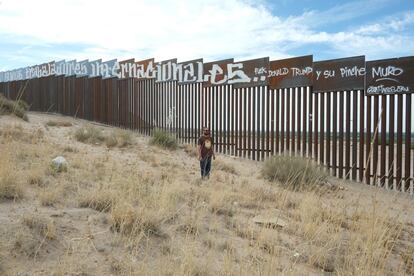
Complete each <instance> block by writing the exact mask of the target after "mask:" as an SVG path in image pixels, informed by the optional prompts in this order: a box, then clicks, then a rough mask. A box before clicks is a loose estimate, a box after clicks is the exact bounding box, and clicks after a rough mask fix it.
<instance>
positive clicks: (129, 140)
mask: <svg viewBox="0 0 414 276" xmlns="http://www.w3.org/2000/svg"><path fill="white" fill-rule="evenodd" d="M74 136H75V139H76V140H77V141H79V142H82V143H87V144H94V145H100V144H105V145H106V146H107V147H108V148H113V147H120V148H122V147H126V146H130V145H132V144H133V141H134V139H133V133H132V132H131V131H129V130H123V129H115V130H112V131H111V132H110V133H106V132H105V131H104V130H103V129H101V128H99V127H95V126H91V125H86V126H83V127H81V128H79V129H77V130H76V131H75V134H74Z"/></svg>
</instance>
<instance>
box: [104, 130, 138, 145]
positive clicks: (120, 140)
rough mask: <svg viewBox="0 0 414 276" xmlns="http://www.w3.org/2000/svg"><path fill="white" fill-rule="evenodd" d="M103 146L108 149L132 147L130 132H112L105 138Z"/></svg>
mask: <svg viewBox="0 0 414 276" xmlns="http://www.w3.org/2000/svg"><path fill="white" fill-rule="evenodd" d="M105 144H106V146H107V147H108V148H112V147H116V146H118V147H121V148H122V147H126V146H129V145H132V132H131V131H128V130H114V131H112V132H111V133H110V134H109V135H108V136H106V137H105Z"/></svg>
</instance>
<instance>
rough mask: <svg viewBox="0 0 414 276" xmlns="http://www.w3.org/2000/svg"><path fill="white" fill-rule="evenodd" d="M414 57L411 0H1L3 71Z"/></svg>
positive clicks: (413, 4) (0, 59)
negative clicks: (81, 64)
mask: <svg viewBox="0 0 414 276" xmlns="http://www.w3.org/2000/svg"><path fill="white" fill-rule="evenodd" d="M307 54H313V55H314V60H323V59H332V58H340V57H346V56H355V55H366V56H367V59H369V60H373V59H381V58H390V57H397V56H407V55H414V1H412V0H393V1H391V0H361V1H334V0H326V1H321V0H298V1H287V0H280V1H264V0H260V1H249V0H208V1H194V0H193V1H191V0H181V1H173V0H163V1H149V0H117V1H105V0H101V1H99V0H89V1H86V0H85V1H84V0H38V1H32V0H0V70H10V69H14V68H19V67H25V66H29V65H34V64H40V63H44V62H48V61H52V60H61V59H66V60H70V59H77V60H83V59H90V60H93V59H98V58H102V59H104V60H109V59H113V58H118V59H119V60H122V59H129V58H135V59H137V60H140V59H146V58H150V57H155V58H156V60H163V59H169V58H178V59H179V60H181V61H184V60H189V59H195V58H199V57H203V58H204V59H205V60H206V61H211V60H215V59H222V58H229V57H234V58H235V59H236V60H243V59H250V58H259V57H263V56H269V57H270V58H271V59H278V58H285V57H291V56H301V55H307Z"/></svg>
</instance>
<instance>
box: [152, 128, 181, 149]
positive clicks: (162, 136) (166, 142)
mask: <svg viewBox="0 0 414 276" xmlns="http://www.w3.org/2000/svg"><path fill="white" fill-rule="evenodd" d="M150 143H151V144H152V145H157V146H160V147H162V148H165V149H170V150H174V149H176V148H177V146H178V144H177V140H176V139H175V138H174V137H173V136H171V135H170V134H169V133H167V132H165V131H162V130H155V131H154V132H153V133H152V138H151V140H150Z"/></svg>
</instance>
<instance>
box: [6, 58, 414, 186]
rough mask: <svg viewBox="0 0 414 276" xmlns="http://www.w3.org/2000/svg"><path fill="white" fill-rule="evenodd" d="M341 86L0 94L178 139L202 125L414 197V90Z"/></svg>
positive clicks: (250, 150)
mask: <svg viewBox="0 0 414 276" xmlns="http://www.w3.org/2000/svg"><path fill="white" fill-rule="evenodd" d="M305 58H306V57H305ZM231 61H232V60H228V61H223V62H231ZM288 62H290V63H291V62H293V61H288ZM295 62H298V60H296V61H295ZM300 62H302V61H300ZM328 65H329V64H328ZM290 66H292V64H290ZM207 67H208V65H207ZM270 67H271V68H270V69H272V64H271V65H270ZM317 67H318V65H317V64H316V65H314V70H315V68H317ZM328 67H329V66H328ZM315 72H317V71H314V74H313V78H315V75H316V74H315ZM340 85H341V84H339V86H336V84H335V85H330V84H326V83H325V84H324V83H322V84H320V85H319V86H314V85H312V80H311V79H306V78H302V79H300V80H299V82H296V83H295V85H289V84H287V83H286V82H285V83H284V84H283V82H282V84H281V83H280V82H278V83H277V84H273V83H272V82H271V81H269V84H268V83H265V82H263V83H260V82H259V83H256V84H255V85H252V86H251V85H249V84H246V85H236V84H229V83H228V82H223V84H215V85H212V84H211V83H208V82H190V83H185V82H184V83H183V82H181V83H180V82H178V81H177V80H174V79H171V80H166V81H163V82H157V81H156V79H155V78H148V79H138V78H132V77H126V78H121V79H120V78H115V77H112V78H102V77H100V76H97V77H87V76H79V77H76V76H55V75H51V76H47V77H40V78H33V79H29V80H19V81H9V82H2V83H0V92H1V93H3V94H4V95H5V96H6V97H8V98H11V99H14V100H15V99H19V98H21V99H22V100H24V101H26V102H27V103H29V105H30V110H32V111H41V112H52V113H60V114H63V115H68V116H74V117H77V118H82V119H86V120H90V121H96V122H100V123H103V124H108V125H112V126H117V127H121V128H127V129H132V130H135V131H138V132H140V133H142V134H144V135H151V133H152V131H153V130H154V129H162V130H165V131H168V132H170V133H172V134H173V135H175V136H176V137H177V139H179V141H181V142H183V143H190V144H196V143H197V139H198V137H199V135H200V133H201V128H202V127H203V126H209V127H210V128H211V130H212V135H213V138H214V141H215V147H216V151H217V152H221V153H224V154H229V155H234V156H239V157H244V158H249V159H252V160H259V161H261V160H265V159H267V158H269V157H271V156H272V155H278V154H289V155H299V156H303V157H308V158H312V159H314V160H315V161H317V162H318V163H320V164H322V165H324V166H326V168H327V169H328V170H329V171H330V172H331V174H332V175H334V176H337V177H339V178H343V179H352V180H354V181H359V182H364V183H366V184H370V185H375V186H381V187H384V188H387V189H393V190H398V191H402V192H408V193H411V194H413V185H414V180H413V176H414V149H413V141H412V139H413V137H412V132H413V130H412V129H411V126H412V120H413V113H412V111H413V108H412V101H413V100H414V99H413V97H414V94H412V93H404V94H382V95H375V94H367V93H366V92H365V91H364V89H363V88H361V89H352V90H347V89H341V86H340ZM324 86H327V87H329V88H332V89H324ZM355 87H357V86H355Z"/></svg>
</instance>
